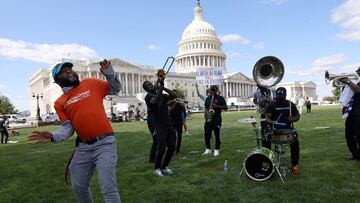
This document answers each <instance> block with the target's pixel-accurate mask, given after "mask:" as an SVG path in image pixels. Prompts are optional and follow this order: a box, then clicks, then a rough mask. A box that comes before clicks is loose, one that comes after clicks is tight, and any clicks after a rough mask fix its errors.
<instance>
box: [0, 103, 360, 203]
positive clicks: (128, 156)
mask: <svg viewBox="0 0 360 203" xmlns="http://www.w3.org/2000/svg"><path fill="white" fill-rule="evenodd" d="M251 115H254V116H257V117H258V115H257V114H256V113H255V112H254V111H244V112H226V113H224V114H223V127H222V149H221V152H220V156H218V157H216V158H215V157H212V156H201V153H202V152H203V151H204V139H203V114H201V113H199V114H194V115H192V118H191V119H190V120H189V121H188V127H189V129H190V131H191V135H184V136H183V144H182V149H181V152H180V154H178V155H175V156H174V157H173V159H172V162H171V163H170V167H171V168H173V169H174V172H175V175H173V176H171V177H163V178H161V177H155V176H154V175H153V174H152V170H153V164H150V163H148V154H149V150H150V145H151V137H150V135H149V133H148V130H147V127H146V122H131V123H114V124H113V127H114V130H115V132H116V137H117V144H118V154H119V159H118V166H117V178H118V183H119V190H120V195H121V198H122V201H123V202H279V201H280V202H360V184H359V183H360V162H357V161H345V160H344V159H345V158H346V157H349V156H350V154H349V152H348V149H347V146H346V143H345V138H344V120H342V119H341V115H340V107H339V106H331V107H317V106H315V107H314V108H313V113H312V114H310V115H307V114H306V113H304V111H303V115H302V117H301V119H300V121H299V122H297V123H296V124H295V126H296V128H297V129H298V132H299V134H300V148H301V151H300V167H301V174H300V175H299V176H292V175H290V174H289V175H288V176H286V177H285V184H283V183H282V182H281V180H280V178H279V176H278V175H277V174H276V173H274V174H273V176H272V177H271V178H270V179H269V180H267V181H264V182H256V181H253V180H250V179H249V178H248V177H247V176H246V175H245V174H244V173H243V174H242V176H241V177H240V179H239V180H238V174H239V172H240V169H241V166H242V163H243V161H244V159H245V158H246V156H247V155H248V153H249V152H250V151H251V150H252V149H253V148H254V147H255V146H256V141H255V136H254V133H253V130H252V127H251V125H250V124H244V123H239V122H238V120H239V119H240V118H246V117H249V116H251ZM326 126H329V128H328V129H318V130H316V129H315V127H326ZM57 128H58V126H48V127H41V128H39V129H23V130H20V133H21V135H20V136H18V137H11V140H18V141H19V143H17V144H8V145H0V202H6V203H8V202H76V201H75V198H74V194H73V192H72V190H71V188H70V187H68V186H66V185H65V182H64V175H63V172H64V166H65V164H66V162H67V159H68V157H69V155H70V153H71V152H72V150H73V145H74V137H73V138H72V139H71V140H69V141H66V142H64V143H61V144H46V145H40V144H33V143H29V142H27V138H26V136H27V135H28V134H29V133H30V132H31V131H33V130H50V131H51V130H55V129H57ZM211 141H212V146H214V139H212V140H211ZM287 153H288V155H289V150H288V151H287ZM224 160H228V162H229V168H230V169H229V172H228V173H224V171H223V164H224ZM289 160H290V159H289ZM91 185H92V186H91V187H92V192H93V197H94V200H95V202H102V197H101V194H100V191H99V187H98V183H97V179H96V175H94V176H93V179H92V184H91Z"/></svg>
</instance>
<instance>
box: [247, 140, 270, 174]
mask: <svg viewBox="0 0 360 203" xmlns="http://www.w3.org/2000/svg"><path fill="white" fill-rule="evenodd" d="M274 159H275V155H274V153H273V152H272V151H271V150H269V149H267V148H265V147H260V148H255V149H253V151H252V152H251V153H250V154H249V155H248V156H247V157H246V159H245V163H244V164H245V167H244V169H245V173H246V175H247V176H248V177H249V178H251V179H253V180H256V181H264V180H267V179H268V178H270V176H271V175H272V174H273V172H274V164H273V161H274Z"/></svg>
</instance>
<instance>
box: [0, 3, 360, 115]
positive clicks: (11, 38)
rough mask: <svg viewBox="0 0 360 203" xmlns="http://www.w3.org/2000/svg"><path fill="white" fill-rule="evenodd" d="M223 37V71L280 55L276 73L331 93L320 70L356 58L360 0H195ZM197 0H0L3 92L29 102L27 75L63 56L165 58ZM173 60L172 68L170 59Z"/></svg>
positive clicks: (248, 68) (339, 67) (351, 64)
mask: <svg viewBox="0 0 360 203" xmlns="http://www.w3.org/2000/svg"><path fill="white" fill-rule="evenodd" d="M200 3H201V7H202V9H203V17H204V20H205V21H207V22H208V23H210V24H211V25H212V26H213V27H214V28H215V31H216V34H217V36H218V37H219V38H220V40H221V42H222V50H223V51H224V52H225V54H226V55H227V58H226V66H227V70H228V71H229V72H241V73H243V74H245V75H247V76H249V77H251V78H252V70H253V67H254V65H255V63H256V62H257V61H258V60H259V59H260V58H261V57H263V56H268V55H272V56H276V57H278V58H279V59H280V60H281V61H282V62H283V64H284V66H285V75H284V78H283V79H282V81H281V82H289V81H313V82H315V83H316V85H317V94H318V96H319V97H324V96H331V95H332V93H331V90H332V86H331V85H330V84H329V85H326V84H325V80H324V72H325V70H328V71H329V72H330V73H334V74H338V73H353V72H354V71H355V70H356V69H357V67H358V66H360V49H359V48H360V0H221V1H220V0H200ZM195 5H196V0H102V1H99V0H76V1H73V0H61V1H60V0H58V1H56V0H48V1H47V0H1V6H0V8H1V12H0V94H1V95H5V96H7V97H8V98H9V99H10V100H11V102H12V103H13V104H14V105H15V107H16V108H17V109H18V110H19V111H23V110H29V109H30V101H31V100H32V99H33V98H32V97H31V94H32V93H30V90H29V84H28V82H29V78H30V77H31V76H32V75H33V74H35V73H36V72H37V71H38V70H39V69H41V68H42V69H48V68H49V67H51V66H52V65H53V64H54V63H55V62H56V61H58V60H59V59H60V58H63V57H69V53H70V57H71V58H77V59H91V60H99V59H103V58H119V59H122V60H125V61H128V62H131V63H136V64H143V65H151V66H155V67H162V65H163V64H164V62H165V60H166V58H167V57H168V56H175V55H176V54H177V53H178V50H177V45H178V43H179V42H180V40H181V36H182V32H183V31H184V29H185V27H186V26H187V25H188V24H189V23H191V21H192V19H193V18H194V11H193V10H194V8H195ZM173 70H175V68H173Z"/></svg>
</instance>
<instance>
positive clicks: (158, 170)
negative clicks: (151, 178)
mask: <svg viewBox="0 0 360 203" xmlns="http://www.w3.org/2000/svg"><path fill="white" fill-rule="evenodd" d="M153 174H154V175H156V176H159V177H162V176H164V174H162V173H161V170H160V169H159V168H158V169H155V170H154V172H153Z"/></svg>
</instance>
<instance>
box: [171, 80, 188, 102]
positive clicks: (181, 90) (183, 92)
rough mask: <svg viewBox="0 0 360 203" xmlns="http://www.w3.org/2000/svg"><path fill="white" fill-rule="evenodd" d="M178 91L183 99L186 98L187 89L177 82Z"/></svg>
mask: <svg viewBox="0 0 360 203" xmlns="http://www.w3.org/2000/svg"><path fill="white" fill-rule="evenodd" d="M174 89H175V90H176V91H177V92H178V96H179V98H181V99H185V96H186V95H185V90H184V89H182V88H181V86H180V84H179V83H178V82H177V83H176V84H175V88H174Z"/></svg>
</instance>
